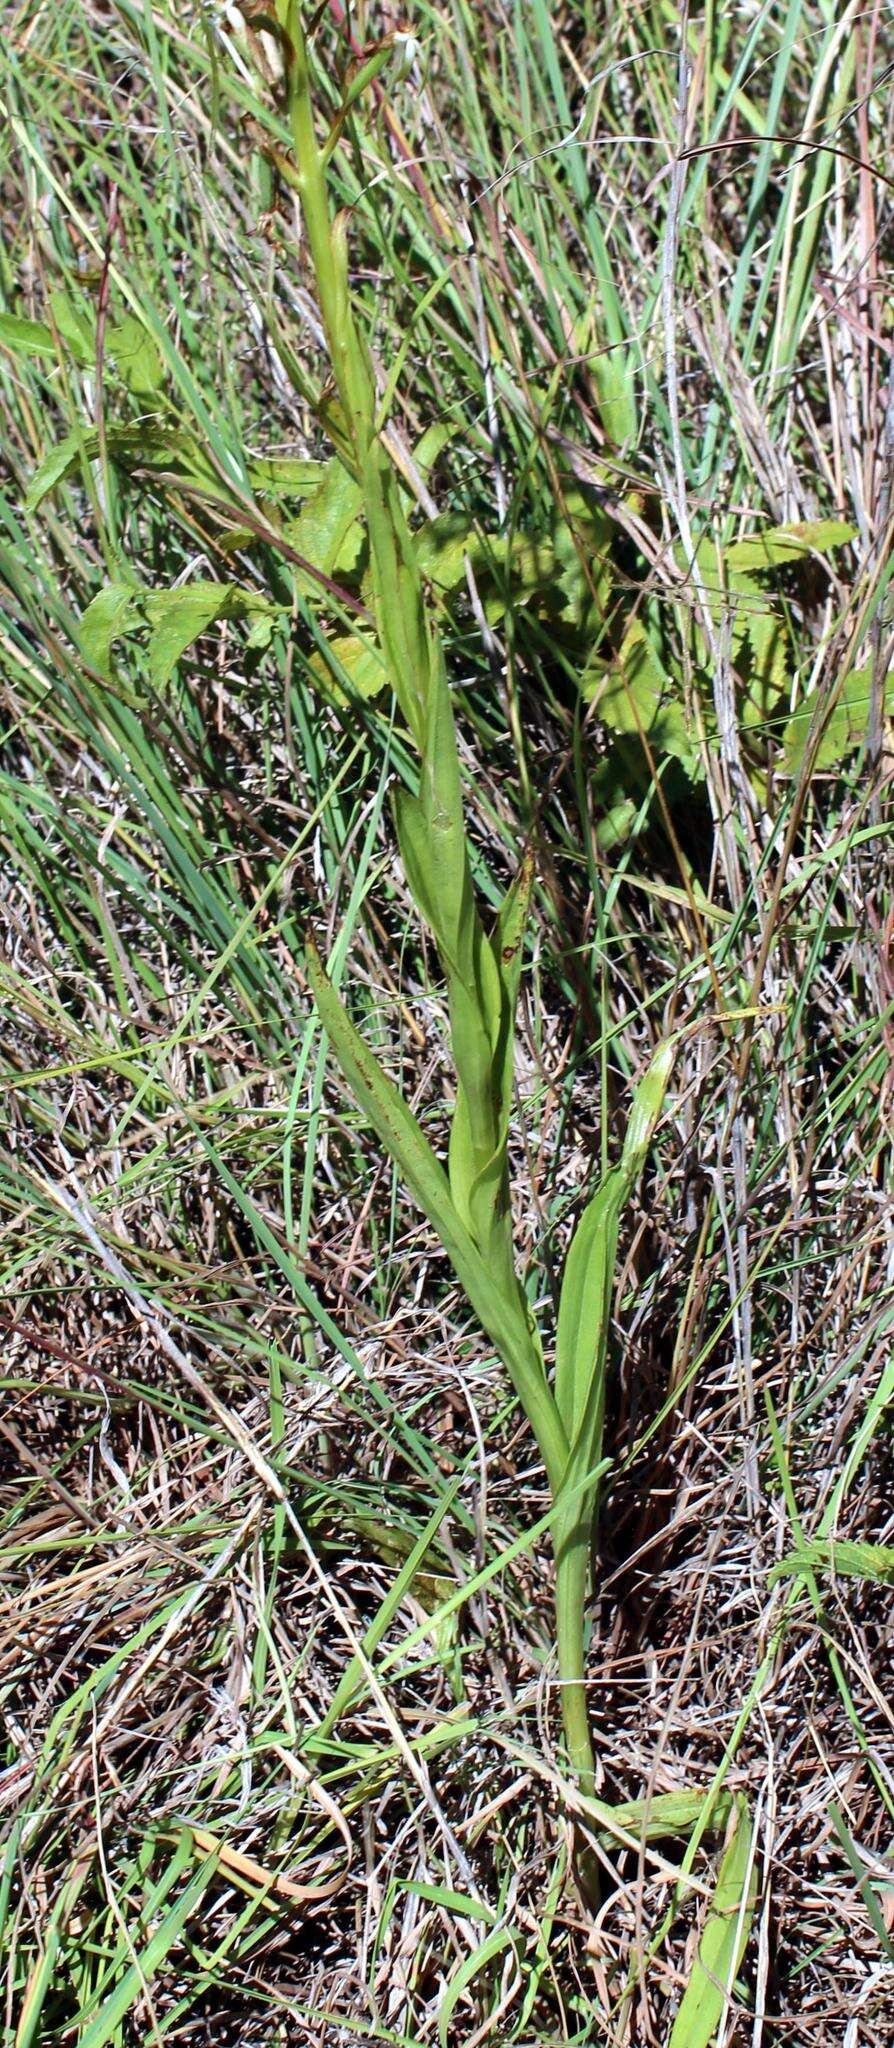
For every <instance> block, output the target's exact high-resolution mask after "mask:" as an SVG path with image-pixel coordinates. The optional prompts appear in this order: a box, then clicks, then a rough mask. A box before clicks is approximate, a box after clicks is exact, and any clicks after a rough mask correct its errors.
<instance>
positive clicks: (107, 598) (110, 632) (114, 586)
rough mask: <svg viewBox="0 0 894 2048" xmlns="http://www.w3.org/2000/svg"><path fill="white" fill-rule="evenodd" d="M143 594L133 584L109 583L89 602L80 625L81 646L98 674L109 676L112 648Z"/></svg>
mask: <svg viewBox="0 0 894 2048" xmlns="http://www.w3.org/2000/svg"><path fill="white" fill-rule="evenodd" d="M139 595H140V593H139V592H138V591H137V590H135V589H134V586H133V584H132V583H107V584H106V585H105V588H104V589H103V590H100V591H97V594H96V596H95V597H94V598H93V599H92V601H91V603H90V604H88V606H87V609H86V611H85V612H84V614H83V617H82V619H81V623H80V625H79V627H78V646H79V647H80V650H81V653H82V654H83V657H84V660H85V661H86V662H89V664H90V667H91V668H95V669H96V670H97V672H98V674H99V675H101V676H106V677H108V676H110V675H111V667H112V647H113V645H114V642H115V641H116V640H117V638H118V636H119V634H121V633H123V632H124V631H125V630H126V627H127V621H128V618H129V616H130V614H131V611H132V608H133V604H134V601H135V599H137V598H138V597H139Z"/></svg>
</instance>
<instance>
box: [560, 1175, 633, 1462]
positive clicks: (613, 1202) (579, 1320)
mask: <svg viewBox="0 0 894 2048" xmlns="http://www.w3.org/2000/svg"><path fill="white" fill-rule="evenodd" d="M625 1186H626V1176H625V1175H624V1174H623V1173H622V1172H621V1168H620V1167H615V1169H614V1172H613V1173H610V1174H608V1175H607V1177H606V1179H605V1180H604V1181H603V1183H602V1186H601V1187H600V1188H599V1189H598V1190H597V1192H596V1194H595V1195H594V1196H593V1198H592V1200H591V1201H589V1202H588V1203H587V1206H586V1208H585V1210H584V1212H583V1215H582V1216H581V1218H580V1221H579V1223H578V1225H577V1228H576V1230H575V1232H574V1236H573V1238H572V1240H571V1244H570V1246H569V1248H568V1255H567V1258H566V1260H565V1271H564V1274H563V1277H562V1291H561V1295H560V1298H559V1318H558V1324H557V1329H556V1386H555V1391H556V1405H557V1407H558V1410H559V1414H560V1416H561V1418H562V1421H563V1423H564V1426H565V1433H566V1435H567V1437H568V1440H569V1443H572V1442H573V1441H575V1439H576V1438H577V1435H578V1432H579V1430H580V1426H581V1422H582V1421H583V1418H584V1414H585V1412H586V1410H587V1405H588V1403H589V1404H590V1407H591V1410H595V1411H596V1415H595V1416H594V1421H595V1420H598V1414H599V1412H601V1406H602V1400H603V1396H604V1388H603V1381H604V1374H605V1359H606V1350H607V1345H608V1319H609V1310H610V1307H611V1289H612V1282H613V1280H614V1269H615V1253H616V1251H617V1246H618V1226H619V1221H620V1215H621V1207H622V1204H623V1200H624V1191H625Z"/></svg>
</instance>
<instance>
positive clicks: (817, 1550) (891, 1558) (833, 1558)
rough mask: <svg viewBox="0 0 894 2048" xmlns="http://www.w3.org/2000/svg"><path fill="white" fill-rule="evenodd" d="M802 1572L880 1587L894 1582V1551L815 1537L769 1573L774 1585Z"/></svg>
mask: <svg viewBox="0 0 894 2048" xmlns="http://www.w3.org/2000/svg"><path fill="white" fill-rule="evenodd" d="M799 1572H829V1573H832V1574H834V1576H835V1577H836V1578H842V1579H868V1580H870V1581H872V1582H874V1583H875V1584H877V1585H885V1586H887V1585H890V1584H891V1583H892V1581H894V1549H892V1548H891V1546H890V1545H888V1544H885V1543H855V1542H850V1541H845V1540H844V1539H843V1538H839V1537H837V1536H835V1537H832V1536H828V1537H826V1536H823V1537H815V1538H813V1539H811V1540H808V1541H806V1542H804V1543H802V1544H801V1547H800V1549H798V1550H792V1551H790V1552H789V1555H788V1556H787V1557H782V1558H780V1560H779V1563H778V1564H774V1565H773V1567H772V1569H771V1571H770V1572H769V1573H768V1578H769V1581H770V1584H771V1585H772V1584H773V1583H774V1582H775V1580H776V1579H781V1578H791V1577H794V1576H795V1575H796V1574H797V1573H799Z"/></svg>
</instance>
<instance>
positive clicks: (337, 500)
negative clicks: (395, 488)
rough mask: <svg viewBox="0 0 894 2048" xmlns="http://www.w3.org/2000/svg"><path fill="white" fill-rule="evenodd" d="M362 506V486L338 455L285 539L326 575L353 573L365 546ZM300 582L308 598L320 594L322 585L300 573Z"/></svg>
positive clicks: (329, 465) (330, 463)
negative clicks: (356, 481) (361, 517)
mask: <svg viewBox="0 0 894 2048" xmlns="http://www.w3.org/2000/svg"><path fill="white" fill-rule="evenodd" d="M362 507H363V493H362V491H361V489H360V485H359V484H358V483H355V481H354V478H353V477H352V476H351V475H350V473H349V471H348V470H347V469H346V468H345V466H344V463H343V462H340V461H339V459H338V457H337V456H334V457H333V459H332V461H331V462H329V463H328V464H327V466H326V469H325V471H324V473H323V478H322V481H321V482H320V483H319V484H318V485H317V488H316V489H315V491H314V492H313V494H312V496H311V497H309V498H308V501H307V504H306V505H305V506H304V508H303V510H302V511H301V512H299V514H298V517H297V519H292V520H290V522H289V524H288V526H287V527H286V528H285V537H286V539H287V540H288V542H289V544H290V546H291V547H293V548H296V549H297V551H298V553H299V554H300V555H303V556H304V557H305V560H306V561H308V562H312V563H313V565H314V568H315V569H321V570H322V571H323V572H324V574H325V575H327V576H334V575H335V574H336V573H341V574H349V573H350V571H351V570H352V569H353V568H355V567H356V564H357V561H358V558H359V556H360V552H361V549H362V547H363V539H364V535H363V527H362V525H361V523H360V518H359V514H360V512H361V510H362ZM297 581H298V584H299V587H301V588H302V589H303V592H304V595H305V596H306V597H314V596H316V595H317V594H318V591H319V584H318V583H316V582H315V581H314V580H313V579H312V578H310V577H302V576H301V574H300V572H298V573H297Z"/></svg>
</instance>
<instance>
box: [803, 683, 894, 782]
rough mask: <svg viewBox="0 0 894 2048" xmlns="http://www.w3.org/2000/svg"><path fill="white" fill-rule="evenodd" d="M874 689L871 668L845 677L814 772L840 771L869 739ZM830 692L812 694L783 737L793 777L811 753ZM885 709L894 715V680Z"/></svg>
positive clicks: (822, 690)
mask: <svg viewBox="0 0 894 2048" xmlns="http://www.w3.org/2000/svg"><path fill="white" fill-rule="evenodd" d="M871 689H872V671H871V669H870V668H868V667H867V668H852V669H851V670H850V671H849V673H848V674H847V675H846V676H845V679H844V682H843V684H842V686H841V691H840V694H839V696H838V700H837V702H836V703H835V705H834V707H833V709H832V711H831V712H830V713H829V715H828V718H827V719H826V722H825V725H824V727H823V733H822V738H821V739H820V742H819V746H818V748H817V750H816V753H815V754H814V756H813V772H814V774H818V773H821V772H822V770H823V769H828V768H839V767H840V766H841V764H842V762H843V761H846V760H847V757H848V755H849V754H852V753H853V752H854V749H855V748H856V747H858V746H860V744H861V742H862V741H863V740H864V739H865V738H866V733H867V729H868V725H869V702H870V695H871ZM828 698H829V692H828V690H827V689H826V688H825V687H824V686H822V685H821V686H820V688H818V689H816V690H810V691H809V692H808V694H807V696H806V697H805V698H804V699H803V701H802V702H801V703H800V704H799V705H798V708H797V710H796V711H793V712H792V714H791V717H790V718H789V719H788V721H787V723H786V726H785V730H784V732H783V735H782V758H783V760H784V762H785V766H786V768H787V769H788V772H789V774H790V775H799V774H800V772H801V768H802V765H803V762H804V757H805V754H806V753H807V746H808V741H809V739H810V736H811V731H812V728H813V721H814V718H815V716H817V714H819V713H820V709H821V705H822V703H823V702H825V701H828ZM884 708H885V712H886V714H887V715H889V716H890V714H891V712H892V711H894V678H888V679H886V681H885V684H884Z"/></svg>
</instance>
